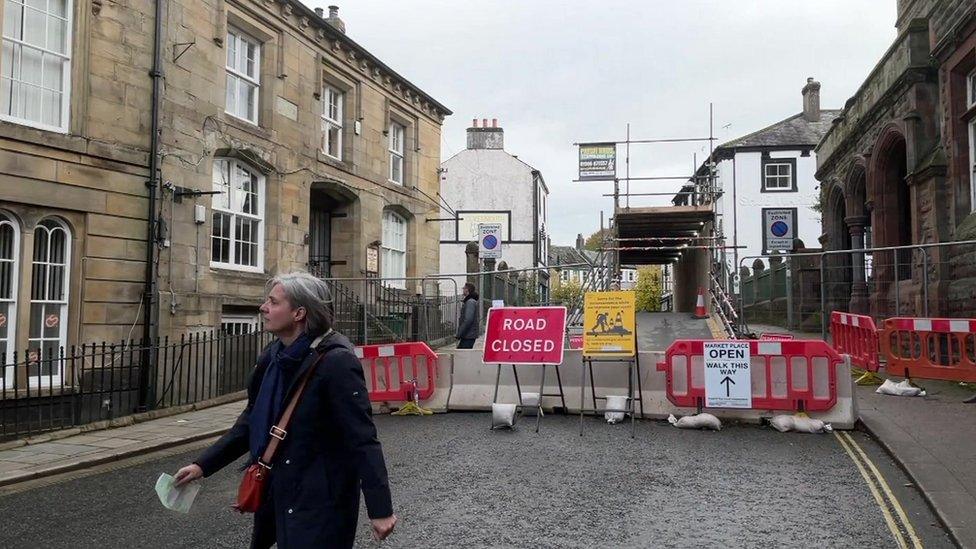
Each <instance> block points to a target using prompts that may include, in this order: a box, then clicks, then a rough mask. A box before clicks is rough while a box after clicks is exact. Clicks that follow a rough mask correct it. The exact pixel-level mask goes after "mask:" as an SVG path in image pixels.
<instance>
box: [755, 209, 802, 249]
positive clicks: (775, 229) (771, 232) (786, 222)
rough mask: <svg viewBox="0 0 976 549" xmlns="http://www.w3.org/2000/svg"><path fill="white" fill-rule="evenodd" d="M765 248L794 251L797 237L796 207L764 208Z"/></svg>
mask: <svg viewBox="0 0 976 549" xmlns="http://www.w3.org/2000/svg"><path fill="white" fill-rule="evenodd" d="M762 213H763V250H764V251H767V252H792V251H793V241H794V240H795V239H796V208H763V212H762Z"/></svg>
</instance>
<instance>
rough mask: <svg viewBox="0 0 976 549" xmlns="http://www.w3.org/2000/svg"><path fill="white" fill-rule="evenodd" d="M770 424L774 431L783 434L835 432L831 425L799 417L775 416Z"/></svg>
mask: <svg viewBox="0 0 976 549" xmlns="http://www.w3.org/2000/svg"><path fill="white" fill-rule="evenodd" d="M769 424H770V425H772V426H773V429H776V430H777V431H779V432H781V433H786V432H788V431H796V432H797V433H829V432H831V431H833V430H834V428H833V427H832V426H831V425H830V424H829V423H824V422H823V421H821V420H819V419H813V418H809V417H806V416H799V415H795V416H791V415H786V414H781V415H778V416H773V419H771V420H769Z"/></svg>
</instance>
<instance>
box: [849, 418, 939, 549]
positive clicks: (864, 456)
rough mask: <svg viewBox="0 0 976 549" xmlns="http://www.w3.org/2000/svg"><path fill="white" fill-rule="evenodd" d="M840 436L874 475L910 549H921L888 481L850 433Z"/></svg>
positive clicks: (920, 544) (916, 536)
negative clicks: (902, 530)
mask: <svg viewBox="0 0 976 549" xmlns="http://www.w3.org/2000/svg"><path fill="white" fill-rule="evenodd" d="M841 436H843V437H844V438H846V439H847V441H848V442H849V443H850V444H851V445H853V447H854V449H855V450H857V453H858V454H860V455H861V458H862V459H863V460H864V462H865V463H867V465H868V467H869V468H870V469H871V472H872V473H874V476H875V478H876V479H877V481H878V483H879V484H881V489H882V490H883V491H884V493H885V495H887V496H888V501H889V503H891V506H892V507H894V509H895V513H897V514H898V518H899V519H901V523H902V525H903V526H904V527H905V532H906V533H907V534H908V538H909V540H911V542H912V547H915V548H916V549H921V547H922V542H921V540H919V539H918V535H917V534H916V533H915V528H913V527H912V523H911V521H910V520H908V514H907V513H905V509H904V508H903V507H902V506H901V503H900V502H899V501H898V498H896V497H895V494H893V493H892V492H891V487H890V486H889V485H888V481H886V480H885V478H884V476H882V475H881V471H879V470H878V468H877V467H876V466H875V465H874V462H873V461H871V458H869V457H868V455H867V453H865V452H864V449H863V448H861V446H860V445H859V444H858V443H857V441H855V440H854V438H853V437H852V436H851V435H850V433H841Z"/></svg>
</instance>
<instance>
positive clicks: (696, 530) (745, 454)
mask: <svg viewBox="0 0 976 549" xmlns="http://www.w3.org/2000/svg"><path fill="white" fill-rule="evenodd" d="M489 422H490V421H489V416H488V415H487V414H483V413H450V414H440V415H436V416H428V417H393V416H389V415H384V416H377V418H376V424H377V428H378V431H379V434H380V439H381V441H382V442H383V445H384V453H385V455H386V458H387V466H388V469H389V472H390V478H391V489H392V492H393V501H394V504H395V508H396V512H397V514H398V516H399V518H400V522H399V524H398V526H397V529H396V531H395V532H394V535H393V536H392V537H391V538H390V539H389V540H387V541H386V542H384V543H383V544H382V546H383V547H387V548H401V547H403V548H407V547H437V548H440V547H568V548H576V547H579V548H583V547H587V548H589V547H695V548H698V547H786V546H791V547H793V546H809V547H897V546H898V545H897V543H896V539H895V537H894V536H893V533H892V531H890V530H889V528H888V527H887V526H886V522H885V517H884V514H883V512H882V511H881V508H880V507H879V506H878V504H876V502H875V500H874V498H873V495H872V490H873V489H872V488H870V487H869V485H868V484H867V483H865V481H864V480H863V478H862V476H861V474H860V473H859V470H858V467H857V466H855V464H854V462H852V460H851V458H850V457H849V455H848V453H847V452H845V450H844V449H843V447H842V445H841V444H840V443H839V442H838V437H837V436H835V435H829V434H825V435H804V434H797V433H779V432H776V431H774V430H772V429H770V428H763V427H758V426H752V425H728V426H726V428H724V429H723V430H722V431H720V432H704V431H686V430H680V429H677V428H674V427H672V426H670V425H668V424H667V423H665V422H656V421H641V422H639V423H638V425H637V427H638V429H637V437H636V438H635V439H631V438H630V436H629V435H630V427H629V425H626V424H624V425H608V424H607V423H606V422H605V421H603V420H602V418H596V417H594V418H587V419H586V423H585V434H584V436H583V437H580V436H579V434H578V428H579V419H578V417H572V416H558V415H547V416H546V417H545V418H543V422H542V431H541V432H540V433H539V434H536V433H534V432H533V429H531V428H529V427H528V426H527V425H526V426H520V428H519V429H517V430H515V431H490V430H489V428H488V427H489ZM854 439H856V441H857V444H858V445H859V447H860V448H863V449H864V451H865V452H866V453H867V454H868V455H869V456H870V457H871V459H872V460H873V462H874V463H876V464H877V466H878V467H879V468H880V470H881V472H882V473H883V475H884V476H885V477H886V478H887V480H888V483H889V484H890V486H891V487H892V489H893V490H894V491H895V495H896V496H897V498H898V500H899V501H900V502H901V505H902V506H903V507H904V508H905V510H906V512H907V514H908V516H909V517H910V519H911V522H912V523H913V524H914V527H915V531H916V532H917V535H918V536H919V539H920V540H921V541H922V543H924V545H925V546H926V547H928V548H949V547H952V544H951V542H950V541H949V540H948V539H947V538H946V537H945V535H944V533H943V532H942V531H941V530H940V528H938V526H937V521H936V520H935V518H934V516H932V515H931V511H929V510H928V507H927V506H926V505H925V502H924V501H923V500H922V499H921V496H920V495H918V494H917V492H914V491H913V489H911V488H906V487H905V486H904V485H905V484H908V483H909V482H908V480H907V478H906V477H904V474H903V473H902V472H901V471H900V470H899V469H898V468H897V467H896V466H894V465H893V464H892V463H889V460H887V458H886V456H885V455H884V452H883V450H882V449H881V448H880V447H878V446H877V444H875V443H874V442H873V441H872V440H871V439H870V437H868V436H867V435H866V434H864V433H855V434H854ZM205 443H206V441H200V442H198V443H195V444H194V445H193V446H194V447H193V448H192V449H188V450H187V451H185V452H183V453H180V454H170V455H166V456H164V457H162V458H159V459H154V460H152V461H148V462H144V463H140V464H136V465H133V466H128V467H124V468H118V469H113V470H110V471H104V472H101V473H99V474H93V475H89V476H80V477H78V478H72V479H68V480H64V481H63V482H60V483H56V484H50V485H45V486H41V487H37V488H34V489H30V490H23V491H19V492H16V493H9V494H7V495H4V496H2V497H0V516H3V517H4V527H3V528H0V546H2V547H38V546H44V547H50V548H59V547H66V548H67V547H71V548H79V547H154V548H157V547H158V548H166V547H242V546H246V544H247V541H248V536H249V531H250V517H248V516H242V515H239V514H237V513H235V512H233V511H232V510H231V509H230V508H229V504H230V503H231V502H232V501H233V499H234V496H235V493H236V488H237V484H238V482H239V479H240V472H239V470H238V467H235V466H228V467H226V468H225V469H223V470H222V471H220V472H218V473H217V474H216V475H214V476H212V477H210V478H208V479H205V480H204V481H202V484H201V491H200V494H199V495H198V496H197V500H196V502H195V503H194V506H193V508H192V509H191V510H190V513H189V514H187V515H182V514H178V513H174V512H171V511H167V510H165V509H164V508H163V507H162V506H161V505H160V503H159V501H158V500H157V498H156V494H155V493H154V491H153V485H154V483H155V480H156V478H157V477H158V476H159V474H160V473H162V472H169V473H171V474H172V473H173V472H174V471H176V470H177V469H178V468H179V467H181V466H183V465H185V464H186V463H188V462H190V461H191V460H192V459H194V458H195V457H196V456H197V455H198V454H199V452H200V451H201V448H200V447H201V446H202V445H203V444H205ZM174 450H175V449H173V450H169V451H167V452H172V451H174ZM80 473H81V472H79V474H80ZM0 491H2V489H0ZM68 510H70V511H68ZM50 513H57V515H56V516H57V519H56V520H57V522H56V526H55V527H52V528H46V529H43V528H40V527H39V526H38V519H39V517H40V516H46V517H51V516H54V515H52V514H50ZM356 546H357V547H378V546H380V544H377V543H375V542H372V541H370V540H369V533H368V523H367V521H366V520H365V517H364V516H362V515H361V517H360V523H359V530H358V535H357V542H356Z"/></svg>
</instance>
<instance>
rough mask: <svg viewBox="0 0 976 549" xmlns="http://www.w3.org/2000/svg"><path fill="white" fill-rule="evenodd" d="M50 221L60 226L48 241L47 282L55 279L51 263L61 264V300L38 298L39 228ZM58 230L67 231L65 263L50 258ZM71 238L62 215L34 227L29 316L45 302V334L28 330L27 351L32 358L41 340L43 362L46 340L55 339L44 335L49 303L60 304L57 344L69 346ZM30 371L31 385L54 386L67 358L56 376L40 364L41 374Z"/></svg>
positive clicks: (48, 232)
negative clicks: (42, 368)
mask: <svg viewBox="0 0 976 549" xmlns="http://www.w3.org/2000/svg"><path fill="white" fill-rule="evenodd" d="M47 221H50V222H52V223H53V224H54V225H56V227H54V228H51V229H48V230H47V243H48V246H47V252H48V253H47V259H48V260H47V261H44V262H42V263H43V264H44V265H45V266H47V269H48V270H47V276H46V277H45V283H46V285H48V284H50V281H51V277H50V267H51V265H61V266H62V267H63V268H64V272H63V273H62V276H61V284H62V288H61V299H58V300H53V299H47V298H46V299H35V298H34V282H35V281H36V277H35V275H34V266H35V265H36V264H37V263H38V260H37V258H36V257H35V256H36V255H37V246H38V244H39V242H40V241H39V239H38V235H37V231H38V230H39V229H41V228H42V227H43V226H44V223H45V222H47ZM57 230H61V231H63V232H64V262H63V263H61V264H58V263H53V262H52V261H50V258H51V246H50V242H51V236H52V235H53V234H54V232H55V231H57ZM71 240H72V234H71V228H70V227H69V226H68V224H67V223H65V222H64V221H63V220H62V219H60V218H58V217H54V216H48V217H44V218H43V219H41V220H40V221H38V222H37V224H36V225H35V226H34V250H33V251H32V253H31V286H30V291H31V295H30V300H29V303H28V309H27V314H28V316H30V315H31V310H32V309H33V307H34V305H35V303H40V304H42V305H44V309H45V313H44V314H42V315H41V319H40V321H41V323H42V324H41V326H40V329H41V332H40V333H41V337H39V338H35V337H31V333H30V331H29V330H28V333H27V353H28V355H27V356H28V357H30V353H31V352H32V350H33V349H34V345H35V342H39V343H37V347H38V348H39V349H40V353H39V356H38V358H39V359H40V360H41V361H43V360H45V357H44V345H45V343H44V342H46V341H50V340H51V338H49V337H45V336H44V327H45V326H44V324H45V320H46V318H45V315H46V314H47V312H46V309H47V306H48V305H52V304H53V305H56V306H59V312H58V318H59V323H60V326H59V327H58V336H57V347H58V348H63V347H66V346H67V345H68V313H69V305H70V301H69V300H70V298H71V296H70V292H71ZM48 288H49V287H48ZM45 295H47V290H46V291H45ZM47 297H48V298H49V297H50V296H49V295H47ZM29 360H30V361H32V360H34V359H29ZM46 360H51V359H49V358H48V359H46ZM29 372H30V370H29V369H28V384H29V386H31V387H46V386H50V385H58V384H60V383H61V380H62V377H63V374H64V361H63V360H60V359H58V360H57V367H56V375H55V373H54V372H53V371H52V372H51V373H49V374H44V373H42V372H41V369H40V367H38V373H37V375H31V374H30V373H29Z"/></svg>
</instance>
